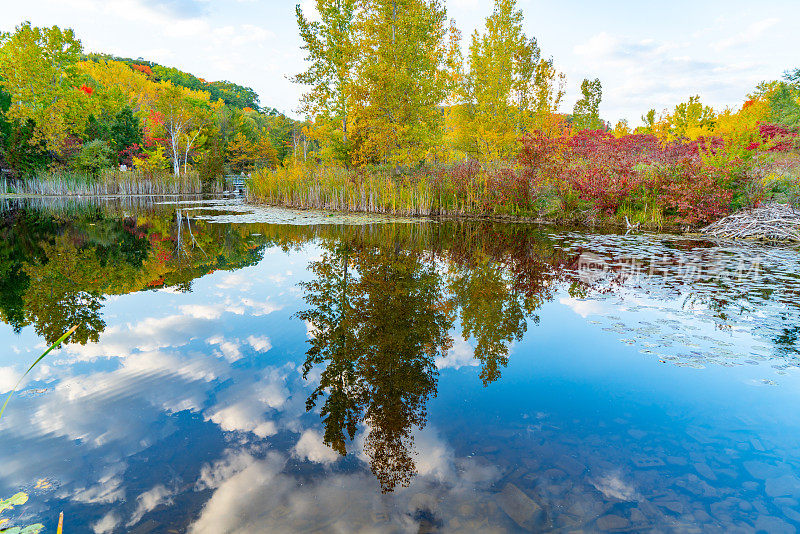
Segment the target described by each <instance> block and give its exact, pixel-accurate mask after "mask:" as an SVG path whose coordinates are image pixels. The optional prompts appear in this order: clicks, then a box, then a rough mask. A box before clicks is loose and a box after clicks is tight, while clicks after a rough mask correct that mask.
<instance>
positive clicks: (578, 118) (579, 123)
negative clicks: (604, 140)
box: [572, 78, 603, 132]
mask: <svg viewBox="0 0 800 534" xmlns="http://www.w3.org/2000/svg"><path fill="white" fill-rule="evenodd" d="M581 95H582V96H581V98H580V99H579V100H578V101H577V102H575V107H574V108H573V110H572V127H573V130H575V131H576V132H579V131H581V130H597V129H598V128H602V126H603V121H602V120H600V102H601V101H602V99H603V87H602V85H601V84H600V79H599V78H595V79H594V80H587V79H584V80H583V82H582V83H581Z"/></svg>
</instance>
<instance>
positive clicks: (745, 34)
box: [711, 18, 779, 51]
mask: <svg viewBox="0 0 800 534" xmlns="http://www.w3.org/2000/svg"><path fill="white" fill-rule="evenodd" d="M778 22H779V20H778V19H777V18H768V19H763V20H759V21H757V22H754V23H752V24H750V25H749V26H748V27H747V28H745V30H744V31H742V32H739V33H737V34H735V35H733V36H731V37H727V38H725V39H722V40H720V41H717V42H716V43H713V44H712V45H711V46H712V47H713V48H714V49H715V50H717V51H720V50H724V49H726V48H731V47H734V46H740V45H745V44H750V43H752V42H754V41H755V40H757V39H758V38H759V37H761V36H762V35H763V34H764V32H765V31H767V30H768V29H770V28H772V27H773V26H775V25H776V24H778Z"/></svg>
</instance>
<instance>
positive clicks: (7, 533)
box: [0, 492, 61, 534]
mask: <svg viewBox="0 0 800 534" xmlns="http://www.w3.org/2000/svg"><path fill="white" fill-rule="evenodd" d="M26 502H28V495H27V494H26V493H22V492H19V493H17V494H16V495H14V496H13V497H11V498H10V499H5V500H1V499H0V514H1V513H3V512H4V511H6V510H11V509H13V508H14V507H15V506H21V505H23V504H25V503H26ZM7 522H8V519H0V527H2V526H3V524H5V523H7ZM42 530H44V525H42V524H39V523H37V524H35V525H29V526H27V527H11V528H7V529H0V532H2V533H3V534H39V532H41V531H42ZM59 532H61V530H59Z"/></svg>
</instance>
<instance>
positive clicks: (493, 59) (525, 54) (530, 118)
mask: <svg viewBox="0 0 800 534" xmlns="http://www.w3.org/2000/svg"><path fill="white" fill-rule="evenodd" d="M522 22H523V15H522V11H520V10H519V9H517V3H516V0H495V3H494V9H493V11H492V14H491V15H490V16H489V17H488V18H487V19H486V27H485V31H484V33H483V34H480V33H478V32H477V31H475V33H473V35H472V42H471V44H470V50H469V72H468V73H466V74H465V75H464V76H463V77H462V84H461V101H462V103H461V105H460V106H458V108H457V112H456V115H457V129H458V137H459V140H460V144H461V147H462V149H463V150H464V151H465V152H467V153H468V154H470V155H472V156H473V157H476V158H479V159H482V160H494V159H502V158H507V157H509V156H511V155H512V154H513V153H514V152H515V151H516V149H517V145H518V140H519V138H520V137H521V135H522V134H523V133H524V132H526V131H530V130H532V129H534V128H539V129H546V130H554V129H555V126H556V124H557V123H558V122H559V121H558V120H556V116H555V113H556V111H557V109H558V106H559V104H560V102H561V99H562V98H563V95H564V88H563V85H564V76H563V74H559V73H558V72H557V71H556V69H555V67H554V64H553V60H552V59H545V58H543V57H542V54H541V50H540V48H539V45H538V43H537V41H536V39H528V38H527V37H526V36H525V33H524V32H523V31H522Z"/></svg>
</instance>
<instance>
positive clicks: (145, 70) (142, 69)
mask: <svg viewBox="0 0 800 534" xmlns="http://www.w3.org/2000/svg"><path fill="white" fill-rule="evenodd" d="M131 68H132V69H133V70H138V71H139V72H142V73H144V74H147V75H148V76H152V75H153V69H151V68H150V66H149V65H137V64H135V63H134V64H133V65H131Z"/></svg>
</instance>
